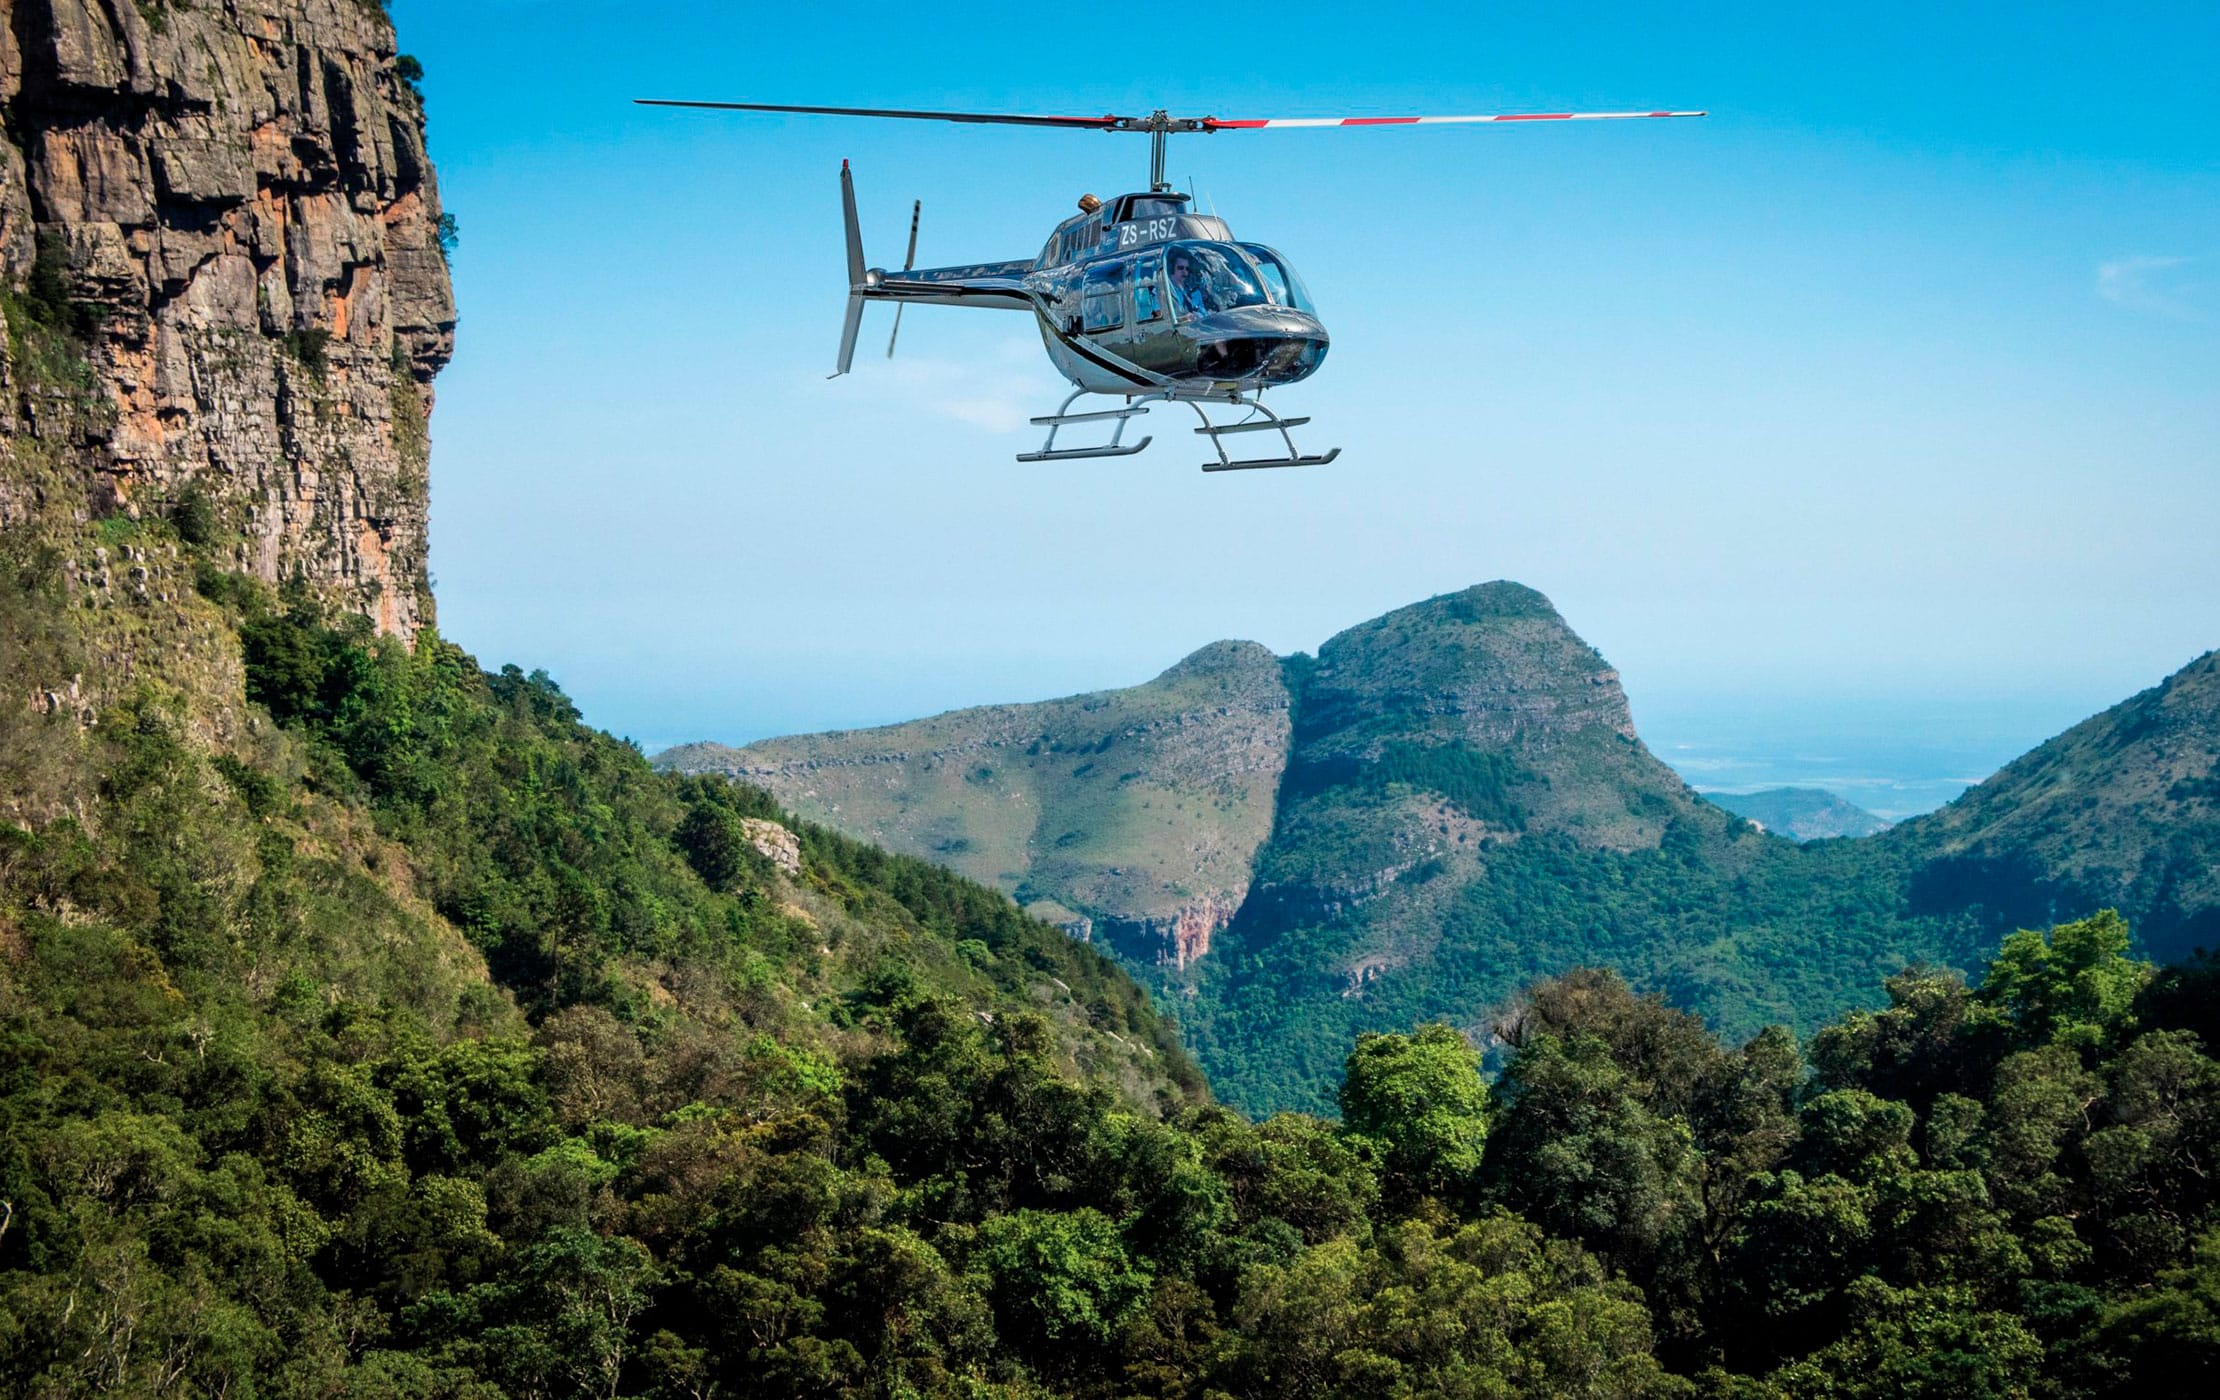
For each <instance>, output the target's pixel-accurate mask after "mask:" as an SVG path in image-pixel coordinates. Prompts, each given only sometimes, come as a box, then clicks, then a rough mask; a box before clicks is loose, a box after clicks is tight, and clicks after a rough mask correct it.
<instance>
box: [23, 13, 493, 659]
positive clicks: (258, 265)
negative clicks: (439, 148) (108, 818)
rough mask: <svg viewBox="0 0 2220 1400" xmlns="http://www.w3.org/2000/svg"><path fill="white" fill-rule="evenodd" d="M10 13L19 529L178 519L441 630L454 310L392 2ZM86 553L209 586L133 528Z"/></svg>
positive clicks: (247, 558)
mask: <svg viewBox="0 0 2220 1400" xmlns="http://www.w3.org/2000/svg"><path fill="white" fill-rule="evenodd" d="M0 24H4V29H0V111H4V115H5V140H0V274H4V276H5V280H6V283H7V286H8V288H10V289H11V293H10V296H9V297H8V304H7V316H8V329H9V334H8V337H7V352H6V357H5V360H4V361H0V439H4V443H0V451H4V452H5V457H6V460H5V464H4V469H0V527H5V526H13V525H20V524H23V523H26V522H32V521H38V520H45V521H47V522H49V523H54V524H59V525H61V526H63V527H66V526H67V525H68V524H69V523H71V522H75V523H76V524H78V525H80V526H82V525H86V524H88V523H91V522H95V521H103V520H105V521H117V520H122V521H125V522H128V521H131V520H134V519H141V518H146V517H163V518H166V519H169V520H171V521H172V522H173V523H174V524H175V525H176V527H177V529H178V530H179V531H180V532H182V533H184V534H187V535H188V536H192V537H194V538H195V541H196V543H212V544H213V545H214V546H215V548H216V550H217V552H218V553H219V554H220V555H222V556H224V557H225V559H226V562H228V563H229V564H230V565H231V566H232V567H234V568H237V569H239V570H242V571H246V572H250V573H253V574H257V575H259V576H261V577H262V578H265V579H268V580H270V581H272V582H285V581H291V580H296V579H297V580H301V581H304V582H306V583H307V584H309V585H311V586H313V587H314V588H315V589H316V590H317V591H319V592H320V593H321V594H323V596H324V597H325V598H326V599H327V600H328V601H329V602H331V603H333V604H335V605H337V606H339V607H341V608H343V609H346V610H350V611H355V612H359V613H361V614H363V615H365V616H367V617H368V618H370V619H371V620H372V622H373V623H374V624H375V625H376V627H377V628H378V629H379V630H380V631H383V632H388V633H394V634H398V635H400V636H402V637H404V638H405V637H409V636H412V635H413V634H414V632H415V630H416V629H417V628H418V627H419V626H420V625H422V624H423V623H425V622H427V621H429V620H430V617H431V611H432V603H431V594H430V590H429V588H428V586H427V579H426V572H425V556H426V531H425V521H426V466H427V459H428V451H429V439H428V434H427V423H428V416H429V414H430V411H431V383H432V378H433V376H434V375H435V374H436V373H437V372H438V371H439V369H440V367H441V366H442V365H444V364H445V363H446V361H447V358H448V356H449V354H450V352H451V350H452V348H453V341H454V326H455V311H454V303H453V298H452V294H451V291H450V287H449V283H448V276H447V264H446V257H445V253H444V250H443V247H442V229H443V225H442V219H441V213H440V206H439V194H438V188H437V185H436V182H435V179H434V176H433V172H432V167H431V163H430V162H429V160H428V159H427V158H426V155H425V148H424V110H423V103H422V100H421V98H420V97H419V95H418V94H417V92H416V91H415V90H414V88H413V87H412V85H411V83H410V81H409V79H408V77H407V76H405V72H404V70H405V68H406V65H401V64H397V62H396V53H395V45H394V36H393V27H392V24H391V22H390V21H389V20H388V19H387V18H386V16H385V13H384V11H383V10H382V9H381V8H380V7H379V6H378V5H376V4H375V3H372V2H371V0H195V2H194V3H191V4H187V3H185V0H0ZM79 545H82V547H81V548H79V547H78V546H79ZM65 547H67V548H72V549H73V550H74V551H75V552H76V553H77V554H78V556H79V557H77V558H76V559H75V560H74V561H73V562H74V565H75V568H74V571H73V572H74V573H75V574H76V575H77V576H78V578H79V580H80V582H81V584H82V586H83V587H85V588H90V589H92V590H94V591H96V592H97V591H101V590H105V589H108V588H110V587H111V586H113V585H114V584H115V582H116V576H117V575H118V574H120V575H121V576H122V582H123V583H125V584H127V585H135V586H136V587H137V589H138V590H139V591H140V592H148V591H151V592H153V593H156V594H161V593H165V592H170V591H175V590H176V589H177V588H178V587H179V586H180V585H179V581H178V580H177V579H176V578H175V577H173V576H171V573H170V572H168V571H166V568H165V566H166V565H167V564H168V563H169V562H170V561H171V560H172V558H173V556H172V554H171V553H170V552H168V551H167V550H166V549H165V548H164V547H163V546H162V544H161V543H160V542H159V541H156V542H154V543H153V544H152V546H151V547H141V546H138V545H134V544H132V543H131V542H130V540H129V539H128V531H127V530H121V529H118V530H111V531H110V532H109V537H108V538H106V539H103V540H102V541H101V542H100V543H98V544H97V545H96V544H92V543H89V542H86V541H78V542H76V543H75V544H69V545H65ZM186 586H187V587H189V585H186ZM110 659H111V660H113V661H114V662H115V663H116V666H117V667H128V666H129V664H130V663H131V661H132V660H133V658H132V657H130V656H128V655H119V656H116V657H112V658H110ZM108 669H110V670H113V669H114V668H108ZM110 678H111V679H112V677H110Z"/></svg>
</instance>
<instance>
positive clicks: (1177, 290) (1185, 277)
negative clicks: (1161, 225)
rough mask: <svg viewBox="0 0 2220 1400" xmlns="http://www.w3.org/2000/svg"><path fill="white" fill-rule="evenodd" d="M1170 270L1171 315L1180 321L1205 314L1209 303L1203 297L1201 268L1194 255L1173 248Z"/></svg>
mask: <svg viewBox="0 0 2220 1400" xmlns="http://www.w3.org/2000/svg"><path fill="white" fill-rule="evenodd" d="M1171 268H1172V311H1173V313H1174V314H1175V315H1177V316H1178V318H1179V319H1180V320H1182V321H1184V320H1186V319H1187V318H1188V317H1190V316H1202V315H1205V314H1207V313H1208V312H1209V311H1210V302H1209V300H1208V299H1207V298H1205V297H1204V295H1203V272H1202V267H1201V265H1200V263H1199V262H1197V260H1196V258H1195V256H1194V254H1192V253H1190V252H1189V251H1188V250H1187V249H1185V248H1174V249H1173V250H1172V256H1171Z"/></svg>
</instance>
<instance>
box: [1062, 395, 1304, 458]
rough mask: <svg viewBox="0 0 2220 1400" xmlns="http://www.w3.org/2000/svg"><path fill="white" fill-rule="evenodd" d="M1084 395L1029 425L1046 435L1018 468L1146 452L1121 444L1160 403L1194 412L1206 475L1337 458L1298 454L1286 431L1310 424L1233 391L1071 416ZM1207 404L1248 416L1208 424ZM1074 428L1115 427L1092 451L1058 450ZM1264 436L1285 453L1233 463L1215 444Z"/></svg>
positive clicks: (1134, 402) (1153, 399)
mask: <svg viewBox="0 0 2220 1400" xmlns="http://www.w3.org/2000/svg"><path fill="white" fill-rule="evenodd" d="M1087 392H1088V391H1087V390H1085V389H1081V390H1078V391H1076V392H1074V393H1073V394H1071V395H1070V396H1069V397H1068V398H1066V399H1065V400H1064V402H1063V405H1062V407H1060V408H1058V409H1057V410H1056V412H1054V413H1046V414H1042V415H1041V416H1040V417H1038V418H1035V419H1033V420H1032V421H1033V424H1034V426H1035V427H1042V428H1046V429H1048V438H1047V440H1046V441H1045V442H1043V443H1042V444H1041V447H1040V450H1039V451H1038V452H1021V453H1019V454H1018V460H1019V461H1020V462H1070V461H1077V460H1081V459H1083V458H1088V457H1130V456H1132V455H1133V454H1134V453H1136V452H1139V451H1140V450H1141V449H1142V448H1144V447H1147V446H1148V445H1149V444H1150V443H1151V442H1153V441H1154V440H1155V439H1153V438H1147V437H1144V438H1142V439H1141V440H1140V441H1139V442H1127V441H1126V440H1125V425H1126V424H1127V423H1128V422H1130V421H1131V420H1133V419H1135V418H1138V417H1140V416H1141V415H1143V414H1145V413H1147V412H1148V411H1149V409H1150V408H1151V407H1153V406H1154V405H1156V404H1160V403H1183V404H1186V405H1187V406H1188V407H1189V408H1192V409H1194V410H1195V416H1196V417H1197V418H1199V419H1201V420H1202V426H1201V427H1199V428H1197V429H1195V432H1196V434H1197V435H1198V436H1201V437H1207V438H1209V439H1210V445H1211V446H1212V447H1215V448H1216V449H1218V460H1217V461H1215V462H1205V463H1203V464H1202V469H1203V470H1204V471H1206V472H1246V471H1261V470H1264V469H1266V468H1270V467H1322V466H1324V465H1326V464H1327V463H1328V462H1331V461H1332V460H1334V458H1336V457H1339V456H1340V455H1341V449H1340V448H1338V447H1336V448H1332V449H1330V450H1328V451H1326V452H1318V453H1310V454H1308V455H1306V454H1304V453H1303V452H1301V451H1299V450H1298V449H1297V448H1296V446H1295V437H1294V434H1293V433H1292V432H1291V431H1290V430H1291V429H1294V428H1299V427H1301V426H1303V425H1304V424H1306V423H1308V422H1310V419H1308V418H1282V417H1280V416H1279V415H1278V414H1276V413H1274V412H1273V411H1272V410H1271V409H1269V408H1266V407H1265V406H1264V405H1263V404H1262V403H1261V402H1259V401H1258V400H1256V399H1253V398H1244V397H1243V396H1242V394H1241V393H1240V392H1239V391H1238V390H1232V391H1227V392H1223V393H1213V392H1201V393H1196V392H1185V393H1183V392H1181V391H1179V390H1177V389H1170V390H1165V391H1162V392H1159V393H1153V394H1139V395H1135V396H1134V397H1133V398H1132V399H1130V400H1128V401H1127V403H1126V406H1125V407H1123V408H1105V409H1095V410H1091V411H1087V412H1082V413H1074V412H1072V411H1071V406H1072V405H1073V404H1075V403H1077V402H1079V399H1080V396H1081V395H1082V394H1085V393H1087ZM1206 402H1209V403H1222V404H1225V405H1227V406H1229V407H1232V408H1242V409H1247V410H1248V415H1249V416H1248V417H1246V418H1243V419H1241V420H1240V421H1238V422H1233V423H1213V422H1211V421H1210V415H1209V414H1208V413H1205V412H1204V411H1203V404H1204V403H1206ZM1074 423H1115V424H1117V426H1116V427H1115V428H1113V429H1112V430H1111V433H1110V440H1109V441H1108V442H1105V443H1097V444H1095V445H1094V446H1091V447H1058V446H1057V445H1056V435H1057V434H1058V433H1060V432H1062V431H1063V430H1064V429H1065V428H1067V427H1069V426H1071V425H1072V424H1074ZM1267 432H1276V433H1278V434H1279V435H1280V441H1281V443H1283V444H1284V445H1285V446H1286V448H1287V455H1286V456H1284V457H1249V458H1238V459H1237V458H1234V457H1231V456H1229V455H1227V453H1226V446H1225V443H1224V442H1222V441H1220V439H1222V438H1224V437H1226V436H1227V435H1229V434H1233V433H1267Z"/></svg>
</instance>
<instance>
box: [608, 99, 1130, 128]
mask: <svg viewBox="0 0 2220 1400" xmlns="http://www.w3.org/2000/svg"><path fill="white" fill-rule="evenodd" d="M632 100H633V101H634V102H635V103H637V104H638V105H640V106H642V107H708V108H711V109H713V110H716V111H720V112H801V113H803V114H805V115H809V116H817V117H906V118H909V119H911V120H913V121H927V122H975V123H979V124H981V125H988V126H1061V127H1068V128H1076V129H1081V130H1084V129H1086V128H1089V127H1092V128H1094V129H1095V130H1098V131H1112V130H1115V129H1116V128H1117V127H1118V126H1120V125H1121V124H1125V123H1130V122H1132V121H1134V120H1135V118H1132V117H1117V116H1103V117H1030V116H1018V115H1013V114H1011V113H1007V112H911V111H903V110H899V109H896V108H891V107H788V106H784V105H781V104H778V103H772V102H674V101H670V100H667V99H664V98H657V97H635V98H633V99H632Z"/></svg>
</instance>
